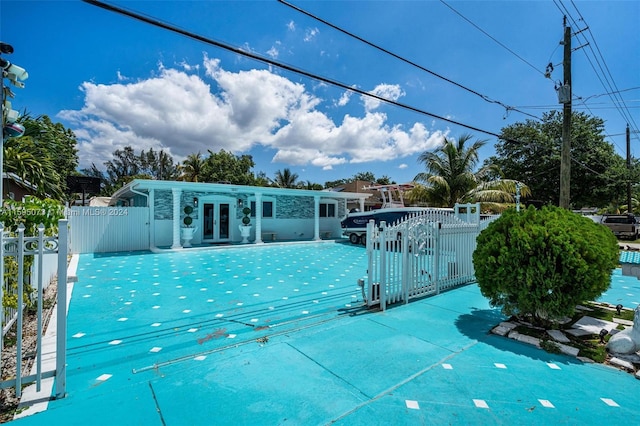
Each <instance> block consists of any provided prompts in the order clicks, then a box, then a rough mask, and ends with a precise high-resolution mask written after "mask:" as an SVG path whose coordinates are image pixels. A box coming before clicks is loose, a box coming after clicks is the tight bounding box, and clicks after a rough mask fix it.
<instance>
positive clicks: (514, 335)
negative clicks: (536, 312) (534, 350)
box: [509, 331, 540, 347]
mask: <svg viewBox="0 0 640 426" xmlns="http://www.w3.org/2000/svg"><path fill="white" fill-rule="evenodd" d="M509 338H511V339H514V340H517V341H518V342H522V343H528V344H530V345H534V346H537V347H540V339H538V338H537V337H532V336H527V335H526V334H520V333H518V332H517V331H511V333H509Z"/></svg>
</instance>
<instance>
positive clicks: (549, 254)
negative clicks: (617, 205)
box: [473, 207, 619, 324]
mask: <svg viewBox="0 0 640 426" xmlns="http://www.w3.org/2000/svg"><path fill="white" fill-rule="evenodd" d="M477 243H478V244H477V248H476V250H475V252H474V253H473V265H474V267H475V273H476V279H477V281H478V285H479V287H480V291H481V292H482V294H483V295H484V296H485V297H488V298H489V300H490V303H491V305H492V306H498V307H501V308H502V312H503V313H504V314H505V315H508V316H510V315H516V316H520V317H524V316H530V317H531V319H532V321H534V322H537V323H539V324H546V323H547V322H548V321H549V320H552V319H556V318H560V317H563V316H570V315H572V314H573V312H574V309H575V306H576V305H577V304H580V303H582V302H584V301H587V300H594V299H596V298H598V296H600V295H601V294H602V293H603V292H604V291H605V290H606V289H607V288H609V285H610V283H611V273H612V271H613V269H615V268H616V267H617V265H618V259H619V252H618V242H617V240H616V238H615V236H614V235H613V234H612V233H611V231H610V230H609V229H607V228H605V227H604V226H602V225H600V224H598V223H595V222H594V221H592V220H591V219H589V218H586V217H583V216H580V215H577V214H575V213H572V212H570V211H568V210H566V209H561V208H558V207H544V208H542V209H541V210H537V209H535V208H534V207H529V209H527V210H525V211H521V212H516V211H515V210H513V209H511V210H508V211H506V212H505V213H503V214H502V216H501V217H500V218H499V219H497V220H496V221H494V222H493V223H491V224H489V226H488V227H487V229H485V230H484V231H482V233H481V234H480V235H479V236H478V238H477Z"/></svg>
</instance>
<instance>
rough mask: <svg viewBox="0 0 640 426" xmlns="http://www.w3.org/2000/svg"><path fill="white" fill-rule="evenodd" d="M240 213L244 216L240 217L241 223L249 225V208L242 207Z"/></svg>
mask: <svg viewBox="0 0 640 426" xmlns="http://www.w3.org/2000/svg"><path fill="white" fill-rule="evenodd" d="M242 214H244V217H243V218H242V223H243V224H244V225H245V226H246V225H249V224H250V223H251V218H250V217H249V215H250V214H251V209H250V208H249V207H245V208H244V209H242Z"/></svg>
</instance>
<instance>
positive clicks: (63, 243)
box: [0, 220, 68, 397]
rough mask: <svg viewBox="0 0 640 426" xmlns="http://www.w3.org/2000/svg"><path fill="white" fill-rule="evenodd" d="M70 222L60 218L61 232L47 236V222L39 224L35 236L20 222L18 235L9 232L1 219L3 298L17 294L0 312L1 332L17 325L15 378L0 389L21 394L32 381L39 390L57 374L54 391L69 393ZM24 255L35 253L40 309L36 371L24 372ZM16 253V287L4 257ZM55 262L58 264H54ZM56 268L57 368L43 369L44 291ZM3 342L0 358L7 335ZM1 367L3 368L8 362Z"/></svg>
mask: <svg viewBox="0 0 640 426" xmlns="http://www.w3.org/2000/svg"><path fill="white" fill-rule="evenodd" d="M67 226H68V223H67V221H66V220H60V221H58V229H59V232H58V235H57V236H52V237H48V236H45V235H44V226H42V225H41V226H40V227H39V228H38V235H37V236H34V237H25V236H24V226H22V225H21V226H20V227H19V228H18V230H17V235H16V236H9V233H8V232H6V231H5V230H4V226H3V225H2V224H1V223H0V269H2V274H1V276H2V277H3V281H4V282H3V283H2V285H0V300H2V298H3V296H4V295H5V294H6V293H8V292H10V293H9V294H10V295H11V294H13V295H15V296H16V298H17V307H18V308H17V309H11V308H9V309H3V315H2V316H0V319H1V320H2V322H1V323H0V325H2V336H3V337H4V334H5V332H6V331H8V330H9V329H10V327H12V326H15V327H16V336H17V339H16V372H15V376H14V377H13V378H9V379H7V380H4V381H1V382H0V389H5V388H9V387H15V391H16V396H17V397H20V396H21V394H22V386H23V385H26V384H29V383H36V389H37V391H40V386H41V382H42V380H43V379H46V378H50V377H55V378H56V380H55V383H56V390H55V395H56V396H57V397H62V396H64V395H65V393H66V339H67V334H66V330H67V325H66V321H67V314H66V309H67V255H68V232H67V230H68V228H67ZM25 256H34V264H33V267H32V273H31V281H30V284H31V286H32V287H33V288H34V292H35V295H33V297H35V298H36V309H37V337H36V348H35V354H36V355H35V360H34V366H35V371H36V372H35V374H32V375H28V376H24V375H23V371H22V365H23V359H22V349H23V347H22V346H23V342H22V338H21V336H22V334H23V327H24V307H25V306H26V301H25V300H24V295H25V288H24V287H25V286H24V283H25V276H24V267H23V266H24V262H25ZM5 257H13V258H15V260H16V261H17V264H18V267H17V276H15V277H13V278H14V279H15V280H16V285H17V288H11V287H9V286H7V285H6V282H7V278H9V277H7V276H6V274H5V271H4V258H5ZM52 263H54V264H55V266H54V265H53V264H52ZM55 272H57V277H58V288H57V299H56V303H57V311H56V313H57V323H56V345H55V353H54V354H51V353H47V354H46V355H47V356H55V359H56V361H55V369H53V370H50V371H42V369H43V358H42V356H43V345H42V335H43V312H42V308H43V306H42V305H43V301H44V296H43V291H44V289H45V288H46V287H47V285H48V284H49V283H50V280H51V278H52V275H55ZM1 340H2V343H0V358H2V359H3V360H4V357H5V351H4V345H3V342H4V338H3V339H1ZM2 367H3V370H4V367H5V363H4V361H3V363H2ZM6 376H7V374H6V372H5V371H2V377H6Z"/></svg>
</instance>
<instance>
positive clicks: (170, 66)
mask: <svg viewBox="0 0 640 426" xmlns="http://www.w3.org/2000/svg"><path fill="white" fill-rule="evenodd" d="M108 3H109V4H112V5H115V6H118V7H123V8H126V9H128V10H131V11H133V12H135V13H140V14H143V15H146V16H149V17H153V18H155V19H158V20H160V21H163V22H165V23H168V24H170V25H172V26H176V27H179V28H181V29H184V30H187V31H190V32H193V33H196V34H198V35H200V36H203V37H206V38H209V39H213V40H215V41H218V42H222V43H225V44H228V45H230V46H233V47H236V48H241V49H243V50H244V51H248V52H251V53H252V54H254V55H257V56H260V57H265V58H268V59H270V60H273V61H276V62H278V63H283V64H287V65H289V66H292V67H294V68H297V69H301V70H304V71H306V72H308V73H312V74H315V75H319V76H321V77H323V78H326V79H329V80H333V81H338V82H340V83H341V84H342V85H346V86H350V87H351V86H352V87H355V88H357V89H358V90H360V91H364V92H367V93H368V92H371V93H375V94H376V95H378V96H381V97H384V98H386V99H390V100H393V101H397V102H400V103H402V104H406V105H409V106H411V107H413V108H416V109H419V110H422V111H426V112H428V113H431V114H434V115H436V116H440V117H444V118H447V119H450V120H453V121H456V122H460V123H463V124H466V125H470V126H473V127H475V128H478V129H480V130H483V131H488V132H490V133H500V130H501V129H502V128H503V127H504V126H507V125H510V124H513V123H516V122H523V121H525V120H527V119H532V120H535V119H536V118H534V117H532V116H535V117H541V116H542V114H543V112H545V111H549V110H552V109H560V104H558V98H557V93H556V91H555V89H554V85H555V84H557V82H560V81H561V80H562V52H563V49H562V46H561V45H560V41H561V40H562V37H563V25H562V20H563V14H567V15H568V19H569V21H568V23H569V25H570V26H571V27H572V30H573V31H574V32H576V31H577V30H582V29H584V28H587V27H588V30H586V31H583V32H581V33H580V34H579V35H576V36H574V38H573V41H572V44H573V47H574V48H576V47H579V46H581V45H583V44H585V43H587V42H588V45H587V46H586V47H582V48H580V49H577V50H575V51H574V53H573V55H572V61H573V67H572V73H573V92H574V103H573V105H574V109H575V110H578V111H584V112H587V113H588V114H592V115H595V116H598V117H601V118H603V119H604V120H605V122H606V123H605V125H606V133H607V135H608V137H607V140H608V141H609V142H611V143H612V144H614V146H615V147H616V150H617V151H618V152H619V153H620V154H621V155H626V151H625V149H626V148H625V146H626V143H625V136H624V132H625V126H626V124H627V122H629V121H630V124H631V127H632V130H634V133H632V140H631V142H632V154H633V155H634V156H639V155H640V148H639V147H638V140H639V135H638V134H637V133H636V132H635V131H637V129H638V125H639V124H640V113H639V111H640V108H639V107H640V37H638V24H639V23H640V2H638V1H635V0H629V1H616V0H613V1H577V0H574V1H565V0H563V1H560V0H552V1H546V0H539V1H447V2H442V1H436V0H430V1H322V2H319V1H295V2H294V1H292V2H291V3H292V4H295V5H296V6H298V7H300V8H302V9H304V10H306V11H307V12H309V13H312V14H314V15H317V16H318V17H320V18H322V19H324V20H326V21H328V22H330V23H332V24H334V25H336V26H338V27H340V28H343V29H345V30H347V31H349V32H351V33H354V34H356V35H358V36H359V37H361V38H363V39H365V40H367V41H369V42H371V43H374V44H376V45H379V46H381V47H383V48H384V49H386V50H388V51H391V52H393V53H395V54H396V55H398V56H401V57H403V58H405V59H407V60H410V61H412V62H414V63H416V64H418V65H420V66H421V67H423V68H426V69H428V70H430V71H432V72H433V73H436V74H439V75H440V76H442V77H445V78H446V79H448V80H451V81H453V82H455V83H457V84H459V85H461V86H464V87H466V88H467V89H471V90H473V91H475V92H477V93H479V94H481V95H483V96H478V95H477V94H473V93H471V92H470V91H469V90H465V89H463V88H460V87H459V86H457V85H455V84H452V83H450V82H447V81H445V80H443V79H442V78H438V77H436V76H434V75H433V74H430V73H428V72H425V71H424V70H421V69H419V68H417V67H414V66H411V65H409V64H407V63H405V62H402V61H400V60H399V59H397V58H393V57H392V56H390V55H388V54H386V53H383V52H380V51H379V50H376V49H374V48H373V47H371V46H367V45H366V44H364V43H362V42H361V41H358V40H355V39H353V38H351V37H349V36H347V35H345V34H343V33H341V32H339V31H337V30H335V29H333V28H331V27H329V26H327V25H325V24H324V23H322V22H319V21H317V20H314V19H312V18H310V17H308V16H305V15H304V14H302V13H300V12H298V11H295V10H294V9H292V8H290V7H288V6H286V5H284V4H282V3H279V2H278V1H276V0H273V1H135V2H132V1H126V2H125V1H110V2H108ZM0 19H1V21H0V37H1V39H2V41H3V42H5V43H10V44H11V45H12V46H13V47H14V49H15V52H14V53H13V54H12V55H3V57H4V58H5V59H8V60H10V61H12V62H14V63H16V64H17V65H20V66H22V67H24V68H26V69H27V71H28V72H29V78H28V79H27V80H26V81H25V84H26V87H25V88H24V89H14V90H13V91H14V92H15V94H16V98H15V99H14V100H13V108H14V109H16V110H19V111H23V110H27V111H28V112H30V113H31V114H32V115H42V114H46V115H49V116H50V117H51V118H52V119H53V120H54V121H59V122H62V123H63V124H64V125H65V126H66V127H69V128H71V129H72V130H73V131H74V132H75V134H76V136H77V137H78V140H79V146H78V148H79V157H80V166H81V167H87V166H89V165H90V164H91V163H95V164H96V165H97V166H98V167H100V168H102V167H103V163H104V161H107V160H109V159H111V153H112V152H113V151H114V150H115V149H118V148H122V147H124V146H126V145H131V146H133V147H134V148H135V149H136V150H137V151H139V150H140V149H145V150H147V149H149V148H153V149H155V150H159V149H165V150H167V151H168V152H170V153H171V154H172V155H173V156H174V158H175V159H176V160H182V159H183V158H184V157H185V156H186V155H188V154H190V153H196V152H201V153H203V154H206V153H207V150H208V149H210V150H212V151H214V152H217V151H219V150H220V149H225V150H227V151H232V152H233V153H235V154H251V155H252V156H253V158H254V161H255V163H256V166H255V168H254V171H255V172H256V173H257V172H260V171H262V172H265V173H266V174H267V176H269V177H273V176H274V174H275V172H276V171H277V170H282V169H284V168H290V169H291V170H292V171H293V172H295V173H297V174H298V175H299V178H300V179H301V180H304V181H312V182H317V183H324V182H326V181H331V180H337V179H341V178H349V177H352V176H353V175H354V174H356V173H359V172H372V173H374V175H375V176H377V177H381V176H383V175H386V176H389V177H390V178H391V179H392V180H395V181H397V182H407V181H411V180H412V179H413V177H414V176H415V175H416V174H417V173H419V172H421V171H423V170H424V168H423V166H422V165H421V164H420V163H418V161H417V157H418V156H419V154H420V153H422V152H424V151H427V150H432V149H434V148H435V147H437V146H438V145H439V144H441V143H442V140H443V138H444V137H451V138H457V137H458V136H460V135H462V134H463V133H471V134H472V135H473V137H474V138H477V139H486V140H487V144H486V146H485V148H483V150H482V152H481V157H482V159H484V158H486V157H488V156H490V155H492V154H493V153H494V144H495V142H496V137H495V136H491V135H490V134H484V133H482V132H479V131H474V130H469V129H467V128H464V127H462V126H459V125H456V124H452V123H451V122H447V121H445V120H440V119H436V118H433V117H432V116H430V115H425V114H420V113H418V112H412V111H408V110H406V109H403V108H400V107H398V106H394V105H391V104H388V103H382V102H379V101H376V100H374V99H371V98H367V97H364V96H362V95H360V94H358V93H353V92H349V91H346V90H345V89H344V88H341V87H336V86H332V85H330V84H327V83H325V82H321V81H318V80H315V79H311V78H308V77H306V76H303V75H300V74H297V73H293V72H290V71H287V70H283V69H281V68H278V67H275V66H273V65H270V64H267V63H264V62H259V61H256V60H254V59H250V58H247V57H245V56H242V55H238V54H236V53H231V52H228V51H226V50H224V49H221V48H219V47H214V46H211V45H208V44H205V43H203V42H199V41H195V40H192V39H189V38H187V37H185V36H182V35H178V34H175V33H172V32H170V31H167V30H164V29H160V28H157V27H154V26H151V25H149V24H146V23H142V22H139V21H137V20H134V19H131V18H128V17H125V16H122V15H120V14H116V13H113V12H110V11H106V10H104V9H102V8H99V7H96V6H93V5H90V4H87V3H84V2H80V1H6V0H2V2H0ZM549 62H551V63H552V64H553V65H554V71H553V73H552V74H551V78H550V79H549V78H545V76H544V72H545V67H546V66H547V64H548V63H549ZM612 90H614V91H619V93H617V94H616V95H614V97H612V96H609V95H606V94H607V93H609V92H611V91H612ZM490 101H497V102H490ZM614 101H617V105H616V104H615V103H614ZM506 106H508V107H514V108H515V109H509V108H506Z"/></svg>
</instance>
